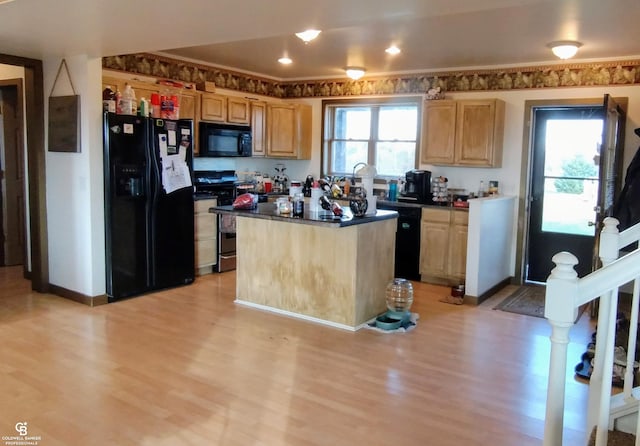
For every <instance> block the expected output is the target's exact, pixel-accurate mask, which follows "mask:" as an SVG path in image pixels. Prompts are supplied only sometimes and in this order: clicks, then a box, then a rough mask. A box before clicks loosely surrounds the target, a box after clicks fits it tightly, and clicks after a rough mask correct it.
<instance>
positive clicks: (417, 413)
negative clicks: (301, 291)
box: [0, 267, 593, 446]
mask: <svg viewBox="0 0 640 446" xmlns="http://www.w3.org/2000/svg"><path fill="white" fill-rule="evenodd" d="M234 289H235V274H234V273H233V272H229V273H223V274H213V275H208V276H201V277H198V279H197V281H196V283H194V284H193V285H190V286H185V287H180V288H175V289H172V290H168V291H163V292H159V293H154V294H149V295H145V296H140V297H137V298H133V299H129V300H126V301H122V302H118V303H114V304H109V305H103V306H100V307H95V308H90V307H87V306H84V305H82V304H78V303H75V302H72V301H69V300H66V299H63V298H60V297H56V296H53V295H47V294H38V293H33V292H31V291H30V284H29V283H28V282H27V281H25V280H23V279H22V278H21V269H20V268H15V267H10V268H0V438H1V437H2V436H13V435H17V432H16V429H15V425H16V423H17V422H27V423H28V428H29V432H28V433H29V435H30V436H40V437H41V441H40V443H39V445H42V446H52V445H67V446H68V445H153V446H157V445H234V446H235V445H238V446H247V445H268V446H278V445H332V446H335V445H360V444H362V445H365V444H366V445H437V446H440V445H442V446H447V445H452V446H453V445H456V446H458V445H483V446H500V445H504V446H527V445H540V444H542V440H541V439H542V435H543V419H544V410H545V399H546V387H547V367H548V361H549V334H550V327H549V325H548V323H547V322H546V320H544V319H540V318H535V317H527V316H521V315H517V314H512V313H506V312H502V311H497V310H492V306H493V305H494V304H495V303H496V302H495V299H498V298H499V297H496V298H492V299H490V300H489V301H487V302H485V303H483V304H482V305H480V306H477V307H476V306H468V305H463V306H456V305H450V304H445V303H441V302H438V299H440V298H441V297H443V296H446V295H448V293H449V289H448V288H444V287H437V286H431V285H426V284H420V283H414V292H415V302H414V305H413V307H412V310H413V311H414V312H416V313H418V314H419V315H420V319H419V322H418V325H417V327H415V329H413V330H412V331H410V332H408V333H379V332H376V331H373V330H367V329H362V330H359V331H358V332H355V333H353V332H348V331H343V330H340V329H335V328H329V327H325V326H321V325H317V324H314V323H311V322H306V321H300V320H296V319H291V318H287V317H284V316H279V315H274V314H271V313H267V312H262V311H260V310H256V309H252V308H246V307H243V306H239V305H236V304H234V303H233V299H234ZM273 292H274V293H277V290H276V289H274V290H273ZM503 294H504V293H503ZM587 313H588V312H586V313H585V314H583V316H582V317H581V319H580V320H579V321H578V324H577V325H576V326H575V328H574V330H573V332H572V342H571V344H570V346H569V368H570V370H569V371H568V373H567V410H566V414H565V426H566V429H565V445H584V444H586V440H585V432H584V420H585V416H586V405H587V385H586V384H585V383H583V382H578V381H576V380H575V379H574V377H573V373H572V370H571V369H572V368H573V365H574V364H575V363H577V362H578V360H579V358H580V355H581V353H582V352H583V351H584V348H585V345H586V344H587V343H588V341H589V339H590V337H591V332H592V331H593V324H592V323H591V322H590V321H589V317H588V314H587ZM0 444H4V443H0Z"/></svg>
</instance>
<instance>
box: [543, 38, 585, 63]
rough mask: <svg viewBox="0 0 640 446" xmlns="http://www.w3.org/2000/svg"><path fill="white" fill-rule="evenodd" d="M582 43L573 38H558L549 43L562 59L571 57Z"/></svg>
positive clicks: (548, 45) (554, 52)
mask: <svg viewBox="0 0 640 446" xmlns="http://www.w3.org/2000/svg"><path fill="white" fill-rule="evenodd" d="M581 46H582V44H581V43H580V42H576V41H573V40H558V41H556V42H551V43H548V44H547V47H549V48H551V51H553V54H555V55H556V56H557V57H559V58H560V59H571V58H572V57H573V56H575V55H576V53H577V52H578V48H580V47H581Z"/></svg>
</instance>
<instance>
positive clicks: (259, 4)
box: [0, 0, 640, 80]
mask: <svg viewBox="0 0 640 446" xmlns="http://www.w3.org/2000/svg"><path fill="white" fill-rule="evenodd" d="M306 28H318V29H321V30H322V33H321V34H320V36H319V37H318V38H317V39H316V40H315V41H313V42H311V43H309V44H307V45H305V44H304V43H303V42H302V41H300V40H299V39H298V38H296V37H295V36H294V33H295V32H298V31H302V30H304V29H306ZM566 39H570V40H578V41H580V42H582V43H583V47H582V48H581V49H580V51H579V53H578V56H577V57H576V58H574V60H576V61H594V60H596V61H597V60H603V59H606V60H611V59H617V58H640V1H639V0H606V1H603V0H482V1H478V0H457V1H452V0H394V1H393V2H391V1H388V0H321V1H314V2H311V1H303V0H269V1H264V0H239V1H238V0H185V1H166V0H136V1H133V2H132V1H130V0H57V1H50V0H13V1H10V2H7V3H3V4H0V53H3V54H11V55H16V56H23V57H30V58H35V59H45V58H48V57H69V56H74V55H80V54H86V55H88V56H90V57H101V56H109V55H119V54H128V53H136V52H155V53H160V54H166V55H170V56H172V57H176V56H177V57H180V58H186V59H189V60H194V61H198V62H203V63H207V64H213V65H216V66H222V67H227V68H232V69H237V70H241V71H247V72H250V73H254V74H259V75H263V76H267V77H270V78H274V79H279V80H295V79H317V78H336V77H344V68H345V67H346V66H347V65H359V66H364V67H366V69H367V74H368V75H374V74H379V73H398V72H411V71H418V72H425V71H437V70H447V69H460V68H471V67H473V68H478V67H492V66H494V67H507V66H509V65H523V64H543V63H550V62H551V63H555V62H558V59H556V58H555V56H553V55H552V54H551V52H550V50H549V49H548V48H547V47H546V44H547V43H548V42H550V41H553V40H566ZM392 43H394V44H396V45H397V46H399V47H400V48H401V49H402V52H401V53H400V54H399V55H397V56H395V57H391V56H389V55H387V54H386V53H385V52H384V49H385V48H386V47H387V46H389V45H390V44H392ZM285 54H286V55H288V56H289V57H290V58H291V59H293V63H292V64H291V65H288V66H283V65H281V64H279V63H278V62H277V59H278V58H279V57H281V56H283V55H285Z"/></svg>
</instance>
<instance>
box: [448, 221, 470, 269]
mask: <svg viewBox="0 0 640 446" xmlns="http://www.w3.org/2000/svg"><path fill="white" fill-rule="evenodd" d="M452 214H453V218H452V221H453V222H452V225H451V228H450V230H449V254H448V257H449V265H448V275H449V276H450V277H451V278H453V279H458V281H463V280H464V278H465V272H466V269H467V233H468V219H469V214H468V213H467V212H464V211H459V212H458V211H452Z"/></svg>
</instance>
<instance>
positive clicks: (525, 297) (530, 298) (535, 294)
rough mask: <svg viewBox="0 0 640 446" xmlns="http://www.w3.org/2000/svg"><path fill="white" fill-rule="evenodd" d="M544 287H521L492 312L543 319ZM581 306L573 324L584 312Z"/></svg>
mask: <svg viewBox="0 0 640 446" xmlns="http://www.w3.org/2000/svg"><path fill="white" fill-rule="evenodd" d="M545 292H546V287H544V286H540V285H522V286H521V287H519V288H518V289H517V290H515V291H514V292H513V293H511V295H509V296H507V297H506V298H505V299H504V300H503V301H502V302H500V303H499V304H498V305H496V306H495V307H493V309H494V310H502V311H507V312H509V313H518V314H524V315H526V316H534V317H544V301H545ZM584 308H585V306H584V305H583V306H582V307H580V309H579V310H578V317H577V318H576V320H575V321H574V322H577V321H578V319H580V316H581V315H582V313H583V312H584Z"/></svg>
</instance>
